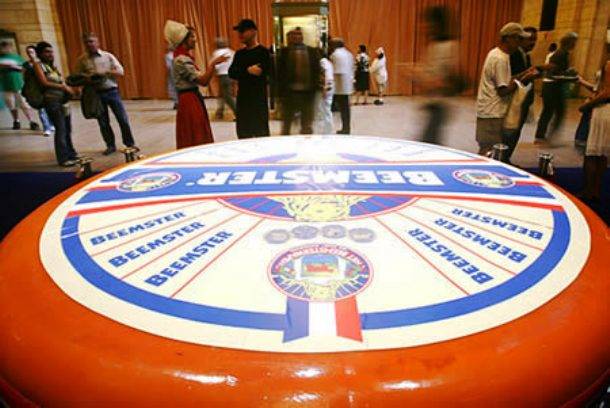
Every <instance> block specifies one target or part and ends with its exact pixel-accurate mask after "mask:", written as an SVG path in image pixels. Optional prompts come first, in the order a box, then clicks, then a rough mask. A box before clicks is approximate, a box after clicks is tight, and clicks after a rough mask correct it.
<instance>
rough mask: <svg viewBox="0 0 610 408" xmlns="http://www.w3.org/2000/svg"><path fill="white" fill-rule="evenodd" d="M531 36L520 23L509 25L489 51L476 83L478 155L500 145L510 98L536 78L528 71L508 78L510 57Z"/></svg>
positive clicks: (535, 72)
mask: <svg viewBox="0 0 610 408" xmlns="http://www.w3.org/2000/svg"><path fill="white" fill-rule="evenodd" d="M529 36H530V34H529V33H527V32H526V31H524V30H523V27H522V26H521V24H519V23H508V24H506V25H505V26H504V27H502V29H501V30H500V43H499V44H498V46H497V47H495V48H494V49H492V50H491V51H489V53H488V54H487V57H486V58H485V62H484V63H483V71H482V72H481V81H480V82H479V91H478V94H477V127H476V140H477V143H478V144H479V154H483V155H484V154H487V153H488V152H489V151H490V150H491V149H492V147H493V145H494V144H496V143H501V142H502V127H503V124H504V117H505V116H506V112H507V110H508V106H509V104H510V99H511V94H512V93H513V92H514V91H515V90H516V89H517V86H518V84H517V82H515V80H518V81H526V80H529V79H531V78H532V77H534V76H535V75H537V74H538V71H537V70H536V69H535V68H530V69H528V70H526V71H524V72H523V73H522V74H520V75H519V76H518V77H517V78H513V77H511V73H510V55H511V54H512V53H514V52H515V51H517V49H518V48H519V44H520V43H521V38H525V37H529Z"/></svg>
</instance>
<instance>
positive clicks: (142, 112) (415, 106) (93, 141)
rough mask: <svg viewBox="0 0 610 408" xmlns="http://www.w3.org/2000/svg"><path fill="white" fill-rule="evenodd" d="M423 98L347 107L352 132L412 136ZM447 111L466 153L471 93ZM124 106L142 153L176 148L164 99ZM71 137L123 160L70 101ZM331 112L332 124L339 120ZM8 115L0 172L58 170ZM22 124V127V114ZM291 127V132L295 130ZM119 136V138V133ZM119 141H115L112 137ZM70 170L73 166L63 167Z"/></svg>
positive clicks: (228, 129)
mask: <svg viewBox="0 0 610 408" xmlns="http://www.w3.org/2000/svg"><path fill="white" fill-rule="evenodd" d="M424 101H425V100H424V99H422V98H419V97H390V98H387V99H386V104H385V105H383V106H375V105H372V104H370V105H367V106H354V107H353V108H352V133H353V134H356V135H374V136H382V137H390V138H397V139H406V140H416V139H418V135H419V133H420V128H421V126H422V123H423V120H424V119H423V118H424V116H423V112H422V111H421V109H420V106H421V105H422V103H423V102H424ZM449 103H450V104H451V106H452V115H451V118H450V120H449V122H448V123H447V126H446V131H445V139H444V144H445V145H447V146H450V147H453V148H457V149H462V150H466V151H470V152H475V151H476V150H477V146H476V142H475V140H474V129H475V112H474V99H473V98H466V97H460V98H451V99H450V100H449ZM579 103H580V101H579V100H571V101H570V103H569V109H568V115H567V120H566V124H565V125H564V127H563V129H562V131H561V132H560V133H559V134H558V135H557V137H556V139H555V144H556V145H557V146H555V147H553V148H545V149H544V151H548V152H551V153H553V154H554V156H555V162H554V163H555V165H556V166H562V167H578V166H581V163H582V158H581V156H580V154H579V152H578V151H577V150H576V149H575V148H574V147H573V137H574V131H575V129H576V126H577V124H578V120H579V113H578V111H577V107H578V104H579ZM125 104H126V106H127V110H128V113H129V117H130V120H131V124H132V127H133V131H134V134H135V139H136V142H137V144H138V146H139V147H140V148H141V149H142V153H143V154H145V155H154V154H158V153H162V152H167V151H171V150H173V149H175V140H174V126H175V111H173V110H171V109H170V107H171V103H170V102H169V101H154V100H149V101H126V102H125ZM207 106H208V110H209V112H210V113H211V114H210V117H213V116H214V115H213V112H214V110H215V108H216V101H215V100H213V99H208V100H207ZM535 112H536V114H537V115H538V114H539V113H540V98H538V97H537V98H536V106H535ZM72 116H73V117H72V123H73V129H74V131H73V140H74V144H75V147H76V149H77V151H78V152H79V153H80V154H81V155H86V156H91V157H93V158H94V160H95V161H94V163H93V167H94V170H105V169H108V168H110V167H113V166H115V165H117V164H120V163H122V162H123V155H122V154H120V153H116V154H114V155H111V156H109V157H106V156H102V155H101V152H102V150H104V143H103V141H102V138H101V136H100V133H99V129H98V127H97V122H95V121H94V120H86V119H84V118H83V116H82V114H81V112H80V105H79V104H78V103H74V104H73V105H72ZM112 120H113V127H114V128H115V130H116V134H117V135H119V134H120V133H119V132H118V126H117V125H116V122H114V118H113V119H112ZM339 123H340V122H339V117H338V116H335V124H337V125H338V124H339ZM10 126H11V120H10V115H9V112H8V111H7V110H3V111H1V112H0V171H62V169H61V168H60V167H58V166H57V165H56V164H55V159H54V153H53V138H45V137H43V136H42V135H41V132H30V131H28V130H21V131H17V132H15V131H12V130H8V129H10ZM22 126H23V127H27V122H26V121H25V118H22ZM212 130H213V132H214V137H215V138H216V141H219V142H221V141H227V140H234V139H235V138H236V137H235V124H234V122H232V121H229V120H227V121H213V122H212ZM296 130H297V129H296V126H295V132H296ZM534 131H535V123H528V124H526V126H525V128H524V130H523V134H522V135H523V136H522V141H521V144H520V145H519V147H518V148H517V151H516V153H515V156H514V157H513V161H514V162H515V163H516V164H518V165H520V166H524V167H534V166H536V164H537V155H538V152H539V151H540V148H539V147H538V146H534V145H533V144H532V141H533V133H534ZM271 132H272V134H273V135H279V132H280V122H278V121H272V122H271ZM118 139H120V137H118ZM117 145H119V146H120V142H118V141H117ZM63 171H74V169H63Z"/></svg>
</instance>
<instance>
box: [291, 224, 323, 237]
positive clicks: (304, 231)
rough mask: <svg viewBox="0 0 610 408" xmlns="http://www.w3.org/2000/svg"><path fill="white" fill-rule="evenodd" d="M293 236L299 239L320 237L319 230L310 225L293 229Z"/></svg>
mask: <svg viewBox="0 0 610 408" xmlns="http://www.w3.org/2000/svg"><path fill="white" fill-rule="evenodd" d="M292 235H293V236H294V237H295V238H298V239H312V238H315V237H316V235H318V229H317V228H316V227H312V226H309V225H300V226H298V227H294V228H293V229H292Z"/></svg>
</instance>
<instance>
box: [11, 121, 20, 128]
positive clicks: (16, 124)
mask: <svg viewBox="0 0 610 408" xmlns="http://www.w3.org/2000/svg"><path fill="white" fill-rule="evenodd" d="M19 129H21V123H20V122H19V121H18V120H15V121H13V130H19Z"/></svg>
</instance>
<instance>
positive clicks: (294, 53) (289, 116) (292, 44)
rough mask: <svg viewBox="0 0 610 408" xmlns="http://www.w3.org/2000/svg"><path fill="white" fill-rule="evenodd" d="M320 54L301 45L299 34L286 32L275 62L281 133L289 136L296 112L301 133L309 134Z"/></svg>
mask: <svg viewBox="0 0 610 408" xmlns="http://www.w3.org/2000/svg"><path fill="white" fill-rule="evenodd" d="M320 58H321V56H320V53H319V51H318V50H317V49H315V48H313V47H309V46H306V45H305V44H303V32H302V31H301V29H299V28H297V29H295V30H292V31H290V32H289V33H288V46H287V47H285V48H282V49H281V50H280V52H279V54H278V59H277V83H278V92H279V96H280V98H281V103H282V115H283V125H282V134H285V135H289V134H290V127H291V125H292V121H293V120H294V116H295V114H296V113H297V112H300V113H301V134H312V133H313V126H312V125H313V117H314V99H315V95H316V91H318V89H319V87H320V81H321V77H320V75H321V68H320Z"/></svg>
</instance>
